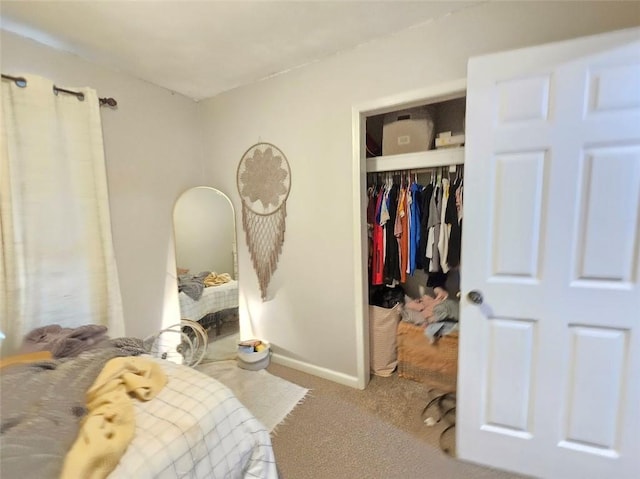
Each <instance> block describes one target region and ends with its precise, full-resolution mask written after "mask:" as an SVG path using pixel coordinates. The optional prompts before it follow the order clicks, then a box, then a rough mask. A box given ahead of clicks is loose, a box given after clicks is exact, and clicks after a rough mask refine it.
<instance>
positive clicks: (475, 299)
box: [467, 289, 484, 304]
mask: <svg viewBox="0 0 640 479" xmlns="http://www.w3.org/2000/svg"><path fill="white" fill-rule="evenodd" d="M467 299H468V300H469V301H471V302H472V303H473V304H482V301H483V300H484V299H483V297H482V293H481V292H480V291H476V290H475V289H474V290H472V291H469V292H468V293H467Z"/></svg>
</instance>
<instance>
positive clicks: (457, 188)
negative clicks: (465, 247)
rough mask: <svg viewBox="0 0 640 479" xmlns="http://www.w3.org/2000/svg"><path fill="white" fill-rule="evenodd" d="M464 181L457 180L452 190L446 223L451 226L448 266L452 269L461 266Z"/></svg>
mask: <svg viewBox="0 0 640 479" xmlns="http://www.w3.org/2000/svg"><path fill="white" fill-rule="evenodd" d="M461 192H462V180H461V179H460V180H456V181H454V183H453V186H452V188H451V194H450V196H449V203H448V206H447V214H446V218H445V221H446V222H447V224H448V225H449V230H450V235H449V249H448V253H447V264H448V266H449V267H450V268H455V267H457V266H458V265H460V250H461V248H462V221H461V218H459V216H458V215H459V212H461V211H462V195H461Z"/></svg>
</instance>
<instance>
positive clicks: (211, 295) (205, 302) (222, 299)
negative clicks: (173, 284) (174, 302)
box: [179, 279, 239, 321]
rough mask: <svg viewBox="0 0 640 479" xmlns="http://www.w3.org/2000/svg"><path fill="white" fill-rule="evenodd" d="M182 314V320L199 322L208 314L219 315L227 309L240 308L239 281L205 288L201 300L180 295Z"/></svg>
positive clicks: (184, 294) (182, 293)
mask: <svg viewBox="0 0 640 479" xmlns="http://www.w3.org/2000/svg"><path fill="white" fill-rule="evenodd" d="M179 300H180V314H181V316H182V319H190V320H192V321H198V320H200V319H202V318H203V317H204V316H206V315H207V314H212V313H217V312H218V311H222V310H225V309H231V308H237V307H238V304H239V302H238V281H237V280H235V279H232V280H231V281H229V282H227V283H224V284H221V285H218V286H211V287H208V288H203V291H202V296H200V299H199V300H197V301H196V300H194V299H193V298H191V297H189V295H187V294H186V293H184V292H183V291H181V292H180V293H179Z"/></svg>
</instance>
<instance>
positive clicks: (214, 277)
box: [203, 272, 231, 287]
mask: <svg viewBox="0 0 640 479" xmlns="http://www.w3.org/2000/svg"><path fill="white" fill-rule="evenodd" d="M229 281H231V275H230V274H229V273H220V274H218V273H215V272H212V273H210V274H209V276H207V277H206V278H205V279H204V281H203V282H204V285H205V286H206V287H209V286H218V285H221V284H225V283H228V282H229Z"/></svg>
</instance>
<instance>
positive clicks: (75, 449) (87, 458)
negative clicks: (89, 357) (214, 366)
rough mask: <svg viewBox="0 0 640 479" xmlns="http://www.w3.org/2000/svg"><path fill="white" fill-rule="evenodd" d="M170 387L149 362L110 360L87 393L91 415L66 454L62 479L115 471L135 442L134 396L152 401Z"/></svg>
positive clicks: (92, 477)
mask: <svg viewBox="0 0 640 479" xmlns="http://www.w3.org/2000/svg"><path fill="white" fill-rule="evenodd" d="M166 383H167V377H166V376H165V374H164V372H163V371H162V369H161V368H160V366H159V365H158V364H157V363H155V362H153V361H150V360H148V359H144V358H139V357H130V356H128V357H121V358H115V359H112V360H110V361H109V362H108V363H107V364H106V365H105V367H104V369H103V370H102V372H101V373H100V374H99V375H98V378H97V379H96V380H95V382H94V383H93V385H92V386H91V388H89V390H88V391H87V409H88V411H89V412H88V414H87V416H86V417H85V419H84V420H83V422H82V425H81V426H80V432H79V434H78V438H77V439H76V442H75V443H74V444H73V446H72V447H71V450H70V451H69V453H68V454H67V456H66V458H65V461H64V466H63V468H62V475H61V479H78V478H83V479H102V478H104V477H107V475H108V474H109V473H110V472H111V471H113V469H114V468H115V467H116V465H117V464H118V461H120V458H121V457H122V455H123V454H124V452H125V451H126V449H127V446H128V445H129V443H130V442H131V440H132V439H133V435H134V431H135V415H134V407H133V404H132V402H131V397H130V395H131V396H133V397H136V398H138V399H139V400H142V401H148V400H150V399H152V398H153V397H154V396H155V395H156V394H158V392H159V391H160V390H161V389H162V388H163V387H164V385H165V384H166Z"/></svg>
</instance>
